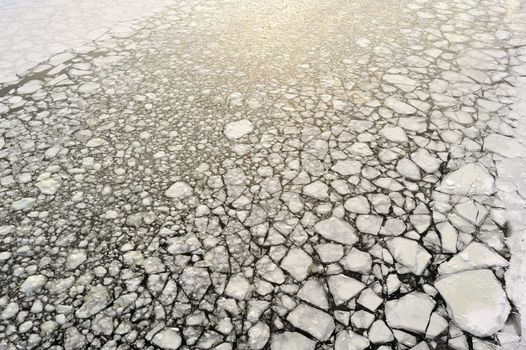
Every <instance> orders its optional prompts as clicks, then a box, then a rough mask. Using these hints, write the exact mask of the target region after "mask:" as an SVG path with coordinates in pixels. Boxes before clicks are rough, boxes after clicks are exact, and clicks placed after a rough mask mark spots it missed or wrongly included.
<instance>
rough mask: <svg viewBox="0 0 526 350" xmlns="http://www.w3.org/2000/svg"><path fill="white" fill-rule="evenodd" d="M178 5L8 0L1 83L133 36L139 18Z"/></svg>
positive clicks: (1, 16)
mask: <svg viewBox="0 0 526 350" xmlns="http://www.w3.org/2000/svg"><path fill="white" fill-rule="evenodd" d="M173 3H174V1H173V0H156V1H152V0H134V1H124V0H97V1H87V0H75V1H69V0H39V1H34V0H16V1H7V0H6V1H2V2H1V3H0V32H1V33H2V35H1V36H0V52H2V55H0V83H6V82H11V81H15V80H18V78H17V74H23V72H25V71H26V70H28V69H30V68H32V67H33V66H35V65H36V64H38V63H40V62H42V61H43V60H46V59H47V58H48V57H49V56H51V55H54V54H58V53H60V52H62V51H64V50H67V49H72V48H77V47H79V46H82V45H84V44H86V43H88V42H90V41H91V40H96V39H103V38H105V37H107V36H108V34H109V33H112V34H114V35H116V34H119V35H120V36H125V35H128V33H130V30H131V29H133V25H134V23H133V20H136V19H139V18H143V17H146V16H148V15H152V14H154V13H156V12H159V11H160V10H162V9H164V8H166V7H167V6H168V5H170V4H173ZM130 27H131V28H130ZM59 57H60V56H59ZM57 58H58V57H57ZM58 59H60V58H58Z"/></svg>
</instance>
